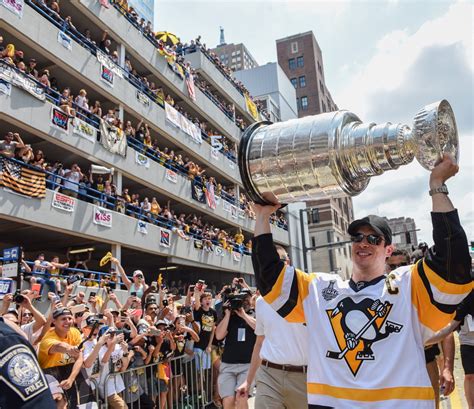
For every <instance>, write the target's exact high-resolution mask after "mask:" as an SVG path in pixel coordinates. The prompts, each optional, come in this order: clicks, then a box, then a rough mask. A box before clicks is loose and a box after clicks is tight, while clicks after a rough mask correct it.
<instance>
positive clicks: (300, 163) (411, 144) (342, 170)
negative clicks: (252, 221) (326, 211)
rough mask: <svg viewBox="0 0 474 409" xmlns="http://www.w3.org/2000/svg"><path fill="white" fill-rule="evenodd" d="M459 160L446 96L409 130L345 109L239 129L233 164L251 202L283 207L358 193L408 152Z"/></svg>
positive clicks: (404, 160)
mask: <svg viewBox="0 0 474 409" xmlns="http://www.w3.org/2000/svg"><path fill="white" fill-rule="evenodd" d="M445 152H446V153H450V154H451V155H453V157H454V158H455V159H456V161H458V159H459V150H458V132H457V128H456V121H455V118H454V114H453V111H452V109H451V106H450V105H449V103H448V101H446V100H443V101H440V102H436V103H433V104H431V105H428V106H426V107H424V108H423V109H422V110H420V111H419V112H418V113H417V114H416V115H415V118H414V120H413V127H412V128H410V127H409V126H408V125H403V124H392V123H390V122H386V123H384V124H379V125H377V124H375V123H372V122H367V123H364V122H362V121H361V120H360V119H359V118H358V117H357V116H356V115H355V114H353V113H352V112H349V111H336V112H328V113H324V114H320V115H315V116H309V117H305V118H300V119H292V120H289V121H286V122H279V123H275V124H272V123H271V122H257V123H254V124H252V125H250V126H249V127H248V128H247V129H246V130H245V132H244V135H243V136H242V140H241V142H240V146H239V169H240V174H241V177H242V182H243V185H244V187H245V189H246V190H247V193H248V195H249V197H250V199H251V200H253V201H254V202H255V203H260V204H271V203H273V204H276V203H281V204H286V203H291V202H300V201H308V200H318V199H323V198H328V197H337V196H341V195H350V196H355V195H358V194H359V193H360V192H362V191H363V190H364V189H365V188H366V187H367V185H368V184H369V180H370V178H371V177H372V176H375V175H381V174H382V173H384V172H385V171H387V170H391V169H398V167H399V166H401V165H406V164H408V163H410V162H411V161H412V160H413V158H414V157H416V159H417V160H418V162H419V163H420V164H421V165H422V166H423V167H424V168H426V169H428V170H431V169H432V168H433V167H434V166H435V164H436V163H437V161H438V160H439V159H440V158H441V157H442V155H443V153H445Z"/></svg>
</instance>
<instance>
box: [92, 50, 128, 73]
mask: <svg viewBox="0 0 474 409" xmlns="http://www.w3.org/2000/svg"><path fill="white" fill-rule="evenodd" d="M97 61H99V62H100V64H101V65H103V66H105V67H106V68H107V69H109V70H110V71H112V72H113V73H114V74H115V75H116V76H117V77H120V78H123V72H122V69H121V68H120V67H119V66H118V65H117V64H115V63H114V62H113V61H112V60H111V59H110V58H109V57H108V56H107V55H105V54H104V53H103V52H102V51H100V50H97Z"/></svg>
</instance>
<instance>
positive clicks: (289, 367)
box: [262, 359, 307, 373]
mask: <svg viewBox="0 0 474 409" xmlns="http://www.w3.org/2000/svg"><path fill="white" fill-rule="evenodd" d="M262 365H263V366H264V367H266V368H273V369H279V370H281V371H286V372H301V373H306V372H307V367H306V365H304V366H295V365H280V364H274V363H273V362H268V361H267V360H266V359H262Z"/></svg>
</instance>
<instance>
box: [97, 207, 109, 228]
mask: <svg viewBox="0 0 474 409" xmlns="http://www.w3.org/2000/svg"><path fill="white" fill-rule="evenodd" d="M92 221H93V222H94V224H98V225H100V226H104V227H112V212H111V211H110V210H108V209H104V208H103V207H99V206H94V214H93V217H92Z"/></svg>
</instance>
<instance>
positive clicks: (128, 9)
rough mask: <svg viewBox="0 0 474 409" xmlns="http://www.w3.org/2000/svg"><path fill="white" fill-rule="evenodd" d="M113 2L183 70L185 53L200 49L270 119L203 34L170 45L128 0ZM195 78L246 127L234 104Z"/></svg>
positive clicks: (237, 121)
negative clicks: (172, 57) (204, 38)
mask: <svg viewBox="0 0 474 409" xmlns="http://www.w3.org/2000/svg"><path fill="white" fill-rule="evenodd" d="M111 3H112V4H114V5H116V6H117V7H118V9H119V10H120V11H121V12H122V13H123V14H124V15H125V16H126V17H127V18H128V20H129V21H130V22H131V23H132V24H134V25H135V27H137V29H139V30H140V31H142V33H143V35H144V36H145V37H147V38H148V39H149V40H150V41H151V42H152V43H153V44H154V45H155V46H156V47H157V48H158V49H166V51H167V53H168V54H170V55H173V56H174V60H175V61H176V62H177V63H178V64H180V65H181V66H182V68H183V70H186V69H187V67H188V64H189V63H187V62H186V61H185V59H184V55H185V54H191V53H193V52H196V50H197V49H200V50H201V51H202V52H203V53H204V55H206V57H208V58H209V59H210V60H211V61H212V62H213V63H214V65H215V66H216V67H217V68H218V70H219V71H220V72H221V73H222V74H223V75H224V76H225V77H226V78H227V79H228V80H229V81H230V82H231V84H232V85H233V86H234V87H235V88H236V89H237V90H238V91H239V92H240V93H241V94H242V95H248V96H249V98H250V99H251V100H252V101H253V102H254V103H255V104H256V106H257V109H258V111H259V112H260V113H261V114H262V115H263V116H264V117H265V118H267V119H268V113H267V111H266V110H265V108H264V107H263V105H262V103H261V102H260V101H258V100H254V99H253V98H252V96H251V95H250V92H249V90H248V89H247V88H246V87H245V85H244V84H243V83H242V82H241V81H238V80H236V79H235V78H234V77H233V76H232V73H233V71H232V69H230V68H229V67H227V66H226V65H224V64H223V63H222V62H221V61H220V59H219V57H218V56H217V55H216V54H215V53H214V52H212V51H210V49H208V48H206V45H205V44H203V43H201V36H198V37H197V38H196V39H195V40H191V42H190V43H189V44H188V43H184V44H183V43H182V42H181V41H178V42H177V44H174V45H169V46H168V45H167V44H165V43H164V42H163V41H161V40H160V39H157V37H156V34H155V33H154V32H153V29H152V24H151V22H150V21H145V19H144V18H143V17H140V16H139V14H138V13H137V12H136V10H135V9H134V8H133V7H132V6H129V5H128V2H127V0H111ZM193 73H194V70H193ZM194 79H195V80H196V79H197V80H198V81H199V83H198V84H197V85H198V87H199V88H200V89H201V91H203V92H204V93H205V94H206V95H207V96H208V97H209V98H210V99H212V100H213V101H214V102H215V103H216V105H218V106H219V108H221V110H222V111H223V112H224V113H226V115H227V116H228V117H229V118H232V119H233V120H234V121H235V122H236V124H237V125H238V126H239V127H240V128H242V129H245V127H246V126H247V124H246V123H245V121H244V120H243V118H242V117H241V116H239V115H235V107H233V108H232V104H228V103H227V102H225V101H224V100H223V99H222V98H221V97H220V96H218V95H217V93H215V92H210V90H209V87H208V86H207V85H204V86H203V84H202V80H200V79H199V78H196V77H195V78H194Z"/></svg>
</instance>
